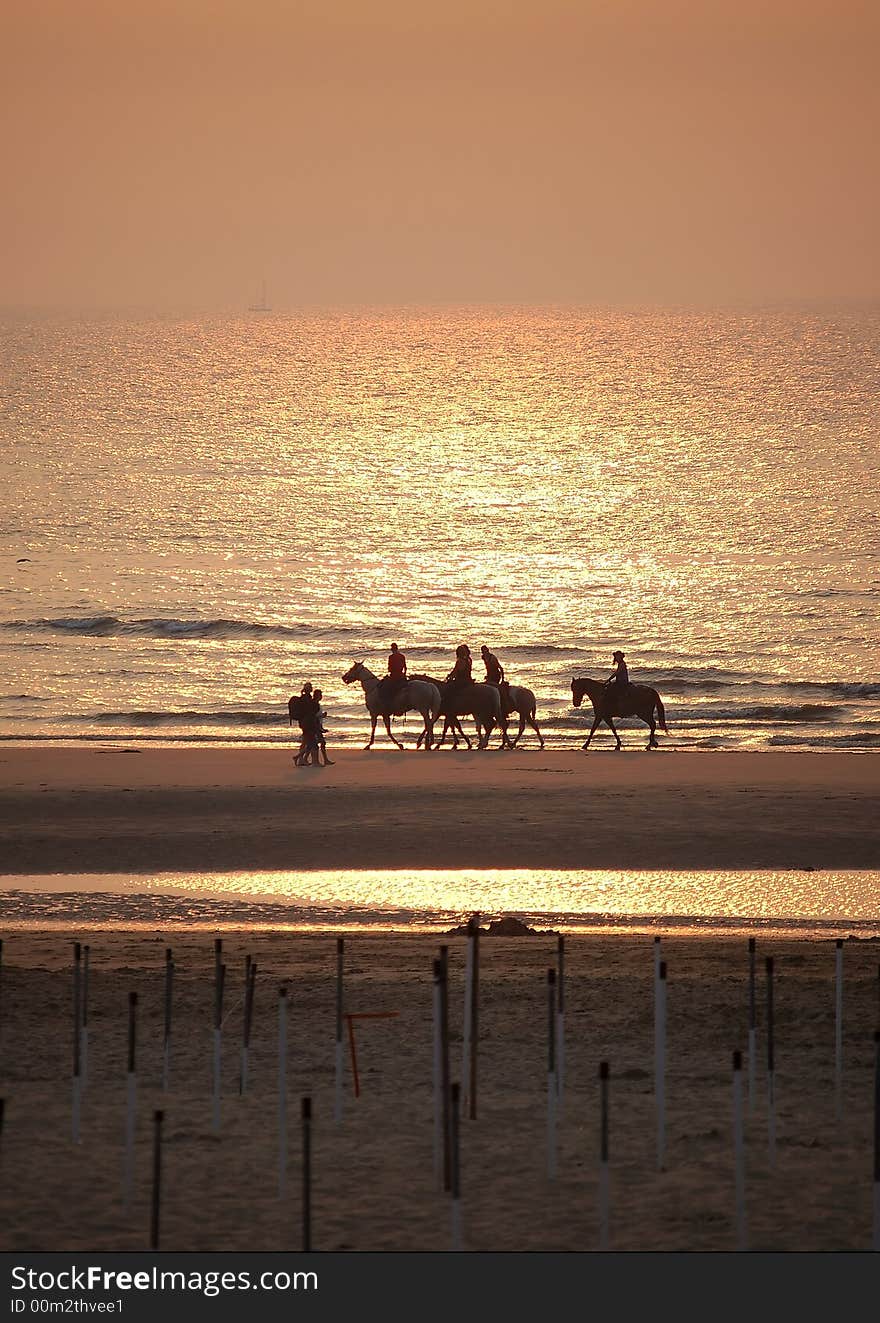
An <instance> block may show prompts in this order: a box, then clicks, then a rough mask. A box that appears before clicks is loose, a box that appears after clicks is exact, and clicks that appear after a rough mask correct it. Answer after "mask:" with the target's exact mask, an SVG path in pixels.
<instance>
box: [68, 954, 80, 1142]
mask: <svg viewBox="0 0 880 1323" xmlns="http://www.w3.org/2000/svg"><path fill="white" fill-rule="evenodd" d="M81 961H82V948H81V947H80V944H79V942H74V944H73V1076H72V1097H71V1108H70V1113H71V1116H70V1125H71V1134H72V1137H73V1142H74V1144H78V1143H79V1122H80V1103H81V1097H82V1077H81V1075H80V1053H81V1052H82V1036H81V1034H80V1024H81V1022H82V966H81Z"/></svg>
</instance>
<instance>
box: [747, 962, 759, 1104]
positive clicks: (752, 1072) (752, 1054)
mask: <svg viewBox="0 0 880 1323" xmlns="http://www.w3.org/2000/svg"><path fill="white" fill-rule="evenodd" d="M757 1043H758V1021H757V1016H756V1014H755V939H754V937H750V938H749V1115H751V1114H752V1112H754V1110H755V1080H756V1078H757V1069H756V1065H757V1050H758V1048H757Z"/></svg>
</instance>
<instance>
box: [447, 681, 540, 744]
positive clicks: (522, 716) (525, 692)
mask: <svg viewBox="0 0 880 1323" xmlns="http://www.w3.org/2000/svg"><path fill="white" fill-rule="evenodd" d="M493 688H498V689H499V693H500V694H501V709H502V712H503V715H504V716H505V717H511V716H513V714H514V713H516V715H517V716H518V717H519V730H518V731H517V732H516V734H515V735H514V737H513V739H510V738H509V737H508V738H507V739H506V740H502V742H501V747H502V749H514V748H516V746H517V744H518V743H519V741H520V740H521V739H522V733H523V731H524V730H525V728H526V725H529V726H531V728H532V730H533V731H534V732H535V734H536V735H537V737H538V740H539V742H540V747H541V748H542V749H543V747H544V736H543V735H542V734H541V731H540V728H539V726H538V723H537V721H536V720H535V709H536V707H537V699H536V698H535V695H534V693H533V692H532V690H531V689H526V687H525V685H520V684H510V685H506V686H505V689H500V688H499V687H498V686H497V685H494V686H493ZM505 693H506V695H507V696H508V701H507V702H505ZM447 724H449V723H447ZM451 731H452V747H453V748H456V747H457V745H458V741H459V738H461V739H462V740H464V742H465V744H466V745H467V746H468V748H470V747H471V742H470V740H469V739H468V737H467V735H466V734H465V732H464V731H463V730H462V728H461V723H460V722H459V721H458V720H456V719H455V718H453V719H452V723H451ZM477 731H478V733H480V734H482V731H481V730H480V726H479V723H478V724H477ZM443 735H444V736H445V735H446V728H445V727H444V731H443ZM440 743H441V744H442V743H443V739H442V738H441V740H440Z"/></svg>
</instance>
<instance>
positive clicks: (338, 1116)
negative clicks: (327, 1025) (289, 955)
mask: <svg viewBox="0 0 880 1323" xmlns="http://www.w3.org/2000/svg"><path fill="white" fill-rule="evenodd" d="M344 949H345V943H344V940H343V938H341V937H337V939H336V1100H335V1104H334V1108H333V1119H334V1121H335V1122H336V1124H337V1125H340V1124H341V1122H342V1067H343V1055H342V1014H343V1012H342V1004H343V1003H342V957H343V952H344Z"/></svg>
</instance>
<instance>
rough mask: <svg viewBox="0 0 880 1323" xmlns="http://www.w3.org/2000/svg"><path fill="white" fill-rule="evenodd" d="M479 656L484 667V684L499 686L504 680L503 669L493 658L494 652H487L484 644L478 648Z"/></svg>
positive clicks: (496, 659) (495, 658)
mask: <svg viewBox="0 0 880 1323" xmlns="http://www.w3.org/2000/svg"><path fill="white" fill-rule="evenodd" d="M480 655H481V656H482V658H483V664H484V666H485V667H486V684H498V685H500V684H501V683H502V681H503V680H504V667H503V666H502V665H501V662H500V661H499V660H498V658H497V657H496V656H495V654H494V652H490V651H489V649H488V648H487V647H486V645H485V643H484V644H483V646H482V647H481V648H480Z"/></svg>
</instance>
